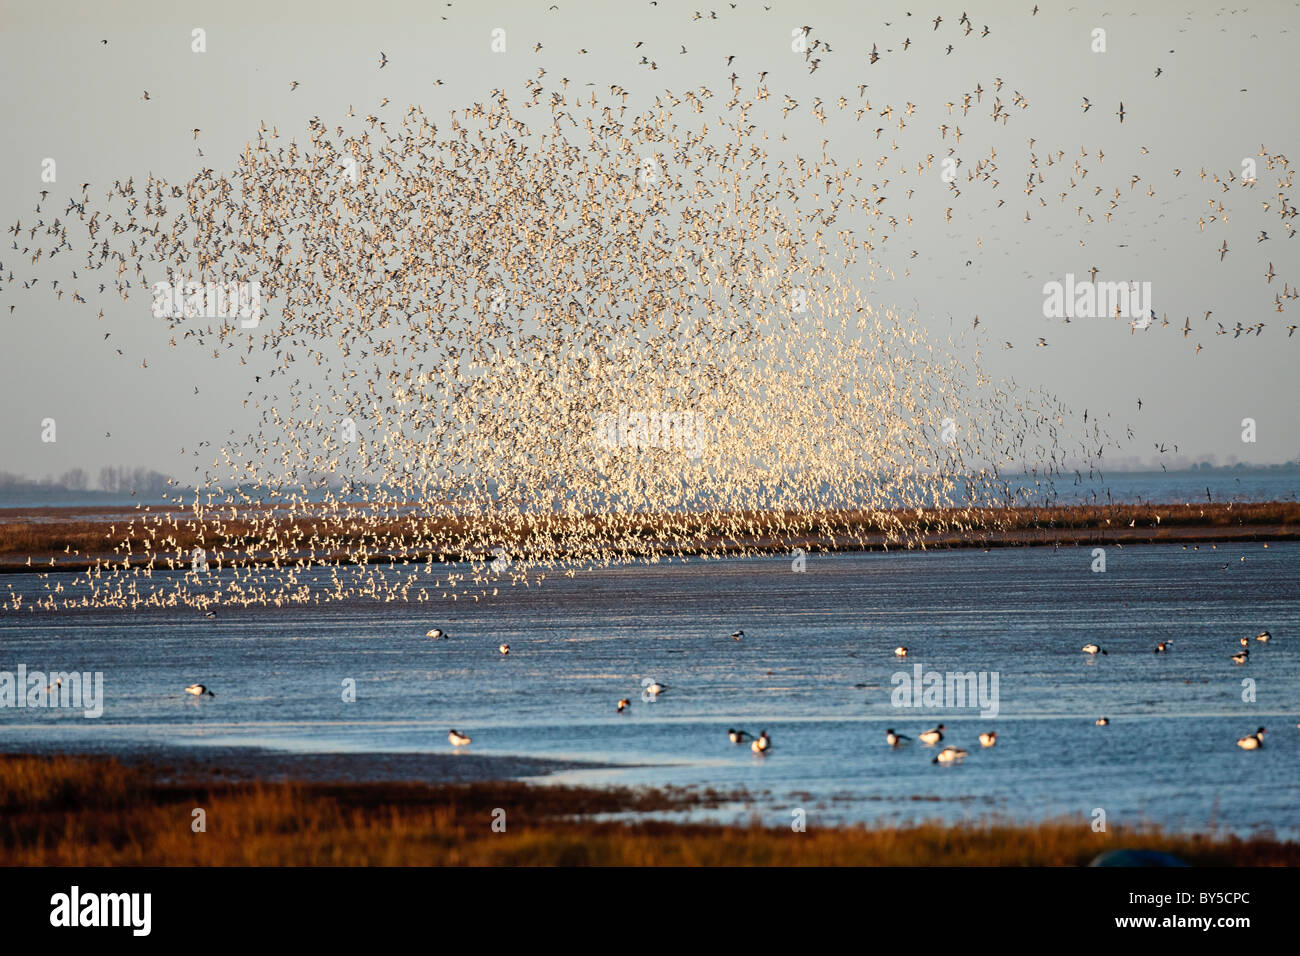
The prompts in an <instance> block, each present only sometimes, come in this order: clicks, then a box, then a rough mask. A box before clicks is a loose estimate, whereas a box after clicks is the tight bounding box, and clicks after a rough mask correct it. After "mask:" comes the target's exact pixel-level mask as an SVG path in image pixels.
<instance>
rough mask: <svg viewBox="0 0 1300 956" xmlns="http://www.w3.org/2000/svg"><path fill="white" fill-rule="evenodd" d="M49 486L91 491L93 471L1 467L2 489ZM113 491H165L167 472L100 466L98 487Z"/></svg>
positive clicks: (43, 487)
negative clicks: (39, 473) (34, 472)
mask: <svg viewBox="0 0 1300 956" xmlns="http://www.w3.org/2000/svg"><path fill="white" fill-rule="evenodd" d="M37 489H48V490H52V491H89V490H92V489H91V485H90V475H89V473H88V472H87V471H86V469H84V468H72V469H70V470H68V471H65V472H64V473H63V474H61V475H59V476H58V477H57V478H56V477H55V476H54V475H46V476H45V477H44V478H34V477H30V476H28V475H15V474H13V473H12V472H8V471H0V491H24V490H33V491H34V490H37ZM94 490H99V491H103V492H107V493H109V494H130V493H131V492H133V491H134V492H135V493H136V494H137V495H162V494H165V493H166V492H167V490H168V485H167V475H164V474H163V473H162V472H158V471H152V470H151V469H148V468H126V467H119V468H115V467H113V466H111V465H106V466H104V467H103V468H101V469H99V483H98V486H97V489H94Z"/></svg>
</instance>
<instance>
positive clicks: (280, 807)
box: [0, 756, 1300, 866]
mask: <svg viewBox="0 0 1300 956" xmlns="http://www.w3.org/2000/svg"><path fill="white" fill-rule="evenodd" d="M701 802H705V803H707V802H708V800H707V799H705V800H701V798H699V797H687V796H686V795H683V794H680V793H677V794H673V793H663V792H659V791H640V790H620V789H596V788H568V787H534V786H529V785H525V784H519V783H488V784H473V785H460V786H433V787H430V786H425V785H421V784H347V785H342V784H294V783H255V784H207V783H203V784H168V785H163V784H155V783H151V782H150V781H149V778H148V776H147V774H146V772H145V771H144V770H142V769H135V768H125V767H122V766H121V765H120V764H118V763H116V762H114V761H111V760H99V759H88V758H53V759H47V758H39V757H28V756H17V757H0V809H2V810H3V812H0V864H5V865H31V866H51V865H63V866H132V865H153V866H158V865H162V866H187V865H199V866H232V865H233V866H239V865H268V866H272V865H273V866H281V865H347V866H355V865H384V866H404V865H438V866H441V865H449V866H457V865H471V866H521V865H522V866H553V865H559V866H645V865H657V866H665V865H666V866H673V865H683V866H699V865H702V866H712V865H733V866H734V865H743V866H799V865H831V866H837V865H856V866H860V865H870V866H930V865H944V866H1080V865H1084V864H1086V863H1087V862H1088V861H1089V860H1091V859H1092V858H1093V857H1094V856H1096V855H1097V854H1098V853H1100V852H1102V851H1104V850H1108V849H1119V848H1124V847H1141V848H1145V849H1151V850H1160V851H1164V852H1168V853H1173V854H1175V855H1176V856H1179V857H1181V858H1182V859H1184V860H1185V861H1187V862H1188V863H1191V864H1194V865H1208V866H1234V865H1243V866H1295V865H1300V844H1295V843H1279V842H1276V841H1274V840H1270V839H1265V838H1258V839H1252V840H1240V839H1237V838H1233V837H1226V836H1222V837H1220V836H1216V837H1209V836H1181V835H1173V834H1166V833H1162V832H1160V831H1158V830H1150V831H1143V832H1141V833H1136V832H1133V831H1127V830H1122V829H1113V830H1111V831H1110V832H1108V833H1094V832H1093V831H1092V830H1091V828H1090V827H1089V826H1088V822H1087V821H1080V822H1078V823H1074V822H1052V823H1045V824H1039V825H1031V826H1012V825H1008V824H987V825H984V824H981V825H976V826H965V827H952V826H946V825H938V824H923V825H919V826H908V827H899V828H866V827H852V828H842V829H826V830H820V829H818V828H817V827H816V826H815V825H811V824H810V826H809V828H808V831H807V832H806V833H794V832H791V831H789V830H787V829H772V828H763V827H757V826H732V827H728V826H712V825H709V826H703V825H679V824H671V823H661V822H646V823H637V824H624V823H611V822H592V821H590V820H584V819H581V817H582V816H584V815H588V814H593V813H608V812H616V811H626V810H639V811H649V810H657V809H669V808H677V809H684V808H688V807H689V806H691V805H698V804H700V803H701ZM196 808H201V809H202V810H204V811H205V814H206V827H207V829H206V832H199V833H196V832H194V830H193V829H192V824H193V821H194V819H195V818H194V814H193V811H194V810H195V809H196ZM498 809H500V810H504V811H505V817H504V819H505V823H506V829H505V832H494V830H493V829H492V821H493V819H494V811H496V810H498ZM495 816H499V815H495Z"/></svg>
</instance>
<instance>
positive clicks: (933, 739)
mask: <svg viewBox="0 0 1300 956" xmlns="http://www.w3.org/2000/svg"><path fill="white" fill-rule="evenodd" d="M944 729H945V728H944V726H943V724H940V725H939V726H938V727H935V728H933V729H931V730H927V731H925V733H922V734H917V736H918V737H920V738H921V742H922V743H926V744H937V743H938V742H939V741H941V740H943V732H944Z"/></svg>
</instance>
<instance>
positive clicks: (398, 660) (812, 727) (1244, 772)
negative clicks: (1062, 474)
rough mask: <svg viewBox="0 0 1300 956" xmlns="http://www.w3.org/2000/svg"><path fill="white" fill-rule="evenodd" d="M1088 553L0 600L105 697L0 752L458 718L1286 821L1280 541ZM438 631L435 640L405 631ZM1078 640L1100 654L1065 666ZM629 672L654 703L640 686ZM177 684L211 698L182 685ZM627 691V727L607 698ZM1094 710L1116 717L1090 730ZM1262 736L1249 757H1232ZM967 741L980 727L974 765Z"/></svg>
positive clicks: (787, 796)
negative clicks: (926, 737) (508, 581)
mask: <svg viewBox="0 0 1300 956" xmlns="http://www.w3.org/2000/svg"><path fill="white" fill-rule="evenodd" d="M1243 556H1244V557H1245V558H1246V560H1245V562H1244V563H1243V562H1242V561H1240V560H1239V559H1240V558H1241V557H1243ZM1091 561H1092V558H1091V554H1090V552H1089V551H1088V550H1086V549H1075V548H1063V549H1060V550H1053V549H1048V548H1032V549H1015V550H1010V549H1005V550H996V551H993V552H991V553H988V554H985V553H983V552H981V551H977V550H972V551H963V552H937V553H929V554H864V555H841V556H833V557H816V556H815V557H813V558H811V559H810V560H809V562H808V569H807V572H806V573H803V574H795V573H792V572H791V570H790V564H789V562H788V561H787V560H784V559H737V560H730V561H721V562H719V561H692V562H689V563H687V564H681V563H676V564H661V565H656V566H651V567H644V566H643V567H633V568H623V569H615V570H603V571H595V572H588V573H585V574H579V575H578V576H577V577H576V578H573V579H558V580H550V579H548V580H547V582H546V584H545V585H544V586H543V587H541V588H536V587H535V588H531V589H523V588H520V589H515V590H507V589H505V588H503V589H502V593H501V595H500V597H498V598H497V599H495V600H494V601H492V602H491V603H488V602H483V603H477V604H475V603H473V602H467V601H464V600H462V601H459V602H456V603H450V602H439V603H434V604H426V605H386V606H385V605H372V604H362V603H352V604H344V605H329V606H319V607H312V608H302V609H248V610H237V609H232V610H223V611H222V612H221V614H220V617H219V618H218V619H217V620H205V619H204V618H203V617H202V616H201V615H199V614H198V613H197V612H193V611H172V612H159V611H149V612H130V613H127V612H79V613H61V614H59V615H40V614H26V613H23V614H20V615H17V616H14V615H10V616H7V617H5V618H0V669H3V670H16V668H17V665H18V664H20V663H25V664H26V665H27V666H28V667H29V668H31V669H43V670H56V669H58V670H62V669H74V668H75V669H77V670H84V671H103V672H104V680H105V696H106V707H105V713H104V716H103V717H102V718H100V719H98V720H86V719H84V718H82V717H80V716H79V714H76V713H75V712H68V711H58V710H53V711H51V710H30V709H24V710H11V709H0V749H5V750H23V749H42V750H47V749H58V748H64V747H66V748H69V749H88V748H95V749H106V750H109V751H113V752H123V753H125V752H134V751H138V750H140V749H142V748H146V747H148V746H151V745H156V744H159V743H168V744H178V743H192V744H194V745H196V746H203V745H223V746H230V745H238V744H247V745H257V746H264V747H273V748H283V749H290V750H304V751H356V752H365V751H433V752H447V751H450V749H451V748H450V746H449V744H448V743H447V739H446V735H447V729H448V728H449V727H456V728H457V729H459V730H461V731H463V732H466V733H469V734H470V735H471V736H472V737H473V738H474V742H473V744H472V746H471V748H470V749H471V750H472V751H473V752H474V753H477V754H481V755H530V756H543V757H544V756H555V757H564V758H570V759H571V758H579V759H586V760H595V761H602V762H609V763H614V764H619V765H628V766H626V767H621V768H620V769H615V770H591V771H580V772H569V773H565V774H562V775H560V776H559V777H552V778H549V779H552V780H555V779H558V780H562V781H566V782H567V781H581V782H610V783H630V784H641V783H648V784H678V785H699V786H710V787H716V788H719V789H726V788H733V787H744V788H746V789H747V790H749V791H750V792H751V793H753V794H756V795H758V797H759V800H758V801H757V803H756V805H754V806H753V807H750V808H746V809H745V811H744V812H745V813H749V812H757V813H758V814H760V815H761V818H762V819H764V820H765V821H767V822H770V823H773V824H780V823H782V822H783V821H784V822H787V823H788V822H789V820H790V811H791V809H792V808H794V807H801V808H803V809H805V811H806V812H807V814H808V822H809V825H810V826H812V825H816V823H818V822H819V821H821V822H832V821H845V820H849V821H852V820H868V821H876V820H886V819H896V820H905V819H921V818H924V819H947V820H956V819H970V818H978V817H982V816H990V815H1000V816H1005V817H1008V818H1012V819H1015V820H1026V819H1039V818H1044V817H1053V816H1060V815H1066V814H1070V815H1087V814H1089V813H1090V812H1091V811H1092V810H1093V808H1097V807H1101V808H1104V809H1105V810H1106V812H1107V815H1108V818H1109V820H1110V821H1111V822H1112V824H1114V823H1118V822H1137V821H1148V822H1159V823H1163V824H1166V825H1169V826H1174V827H1187V828H1193V829H1206V828H1208V827H1210V826H1212V825H1215V826H1221V827H1227V828H1230V829H1234V830H1238V831H1254V830H1260V829H1265V830H1268V829H1271V830H1273V831H1275V832H1277V833H1280V834H1283V835H1287V836H1291V837H1297V836H1300V730H1298V729H1297V727H1296V724H1297V721H1300V644H1298V642H1300V545H1296V544H1287V543H1274V544H1273V545H1271V546H1270V547H1268V548H1267V549H1266V548H1264V547H1263V546H1262V545H1260V544H1244V545H1223V546H1220V547H1219V548H1218V549H1217V550H1210V549H1209V547H1208V546H1206V547H1204V548H1202V550H1200V551H1192V550H1190V549H1189V550H1186V551H1185V550H1183V549H1182V547H1181V546H1180V545H1172V546H1146V547H1132V548H1114V547H1112V548H1110V549H1108V551H1107V571H1106V572H1105V573H1104V574H1094V573H1092V572H1091V571H1090V563H1091ZM1224 564H1227V565H1228V567H1227V569H1226V570H1224V569H1223V565H1224ZM155 577H157V576H155ZM64 580H65V582H66V583H71V578H70V577H67V578H65V579H64ZM0 585H4V586H9V585H12V586H13V587H14V588H15V589H16V590H19V591H23V592H25V593H27V594H29V595H33V596H35V595H36V594H37V593H38V591H39V589H40V588H41V587H42V585H41V583H40V582H39V581H38V580H37V579H36V578H35V577H34V576H28V575H22V576H18V575H9V576H6V577H5V578H4V579H3V580H2V581H0ZM65 586H66V584H65ZM435 626H438V627H442V628H444V629H445V630H447V631H448V632H449V633H450V634H451V635H452V639H451V640H449V641H439V642H433V641H429V640H427V639H426V638H425V637H424V634H425V632H426V631H427V630H428V629H430V628H431V627H435ZM736 628H743V629H744V630H745V638H744V640H743V641H740V642H735V641H732V640H730V639H729V638H728V635H729V634H730V633H731V632H732V631H733V630H734V629H736ZM1264 628H1267V629H1268V630H1270V631H1271V632H1272V634H1273V636H1274V639H1273V640H1272V641H1271V642H1269V643H1268V644H1263V643H1259V642H1256V641H1254V640H1252V641H1251V645H1250V646H1251V652H1252V653H1251V659H1250V662H1249V663H1248V664H1247V665H1245V666H1238V665H1236V664H1234V663H1233V662H1232V661H1231V659H1230V657H1231V655H1232V654H1233V653H1234V652H1235V651H1236V650H1237V649H1238V647H1239V645H1238V639H1239V638H1241V637H1250V638H1253V637H1254V635H1255V634H1257V633H1258V632H1259V631H1260V630H1261V629H1264ZM1171 639H1172V640H1173V641H1174V645H1173V650H1172V652H1171V653H1168V654H1162V655H1156V654H1154V653H1152V651H1153V648H1154V646H1155V644H1156V643H1157V642H1158V641H1161V640H1171ZM502 641H505V642H508V643H509V644H510V646H511V653H510V656H509V657H506V658H502V657H501V656H500V655H499V653H498V652H497V649H496V648H497V644H498V643H500V642H502ZM1089 641H1096V642H1097V643H1099V644H1101V645H1102V646H1103V647H1105V648H1106V649H1107V650H1108V651H1109V654H1108V655H1107V656H1105V657H1097V658H1095V659H1094V658H1089V657H1088V656H1087V655H1085V654H1083V653H1081V652H1080V650H1079V648H1080V647H1081V646H1082V645H1083V644H1085V643H1087V642H1089ZM899 644H905V645H907V646H908V647H909V648H910V649H911V656H910V657H909V658H908V659H907V661H906V662H900V661H898V660H896V659H895V657H894V656H893V653H892V652H893V648H894V647H895V646H896V645H899ZM917 664H920V665H922V666H923V668H924V669H925V671H926V672H929V671H931V670H933V671H939V672H947V671H961V672H968V671H976V672H980V671H985V672H996V673H997V675H998V681H999V683H998V690H999V700H998V703H999V708H1000V712H999V714H998V716H997V717H996V718H982V717H980V716H979V714H978V711H977V709H973V708H964V709H955V708H948V709H943V708H938V709H935V708H931V709H911V708H907V709H904V708H898V707H895V706H894V705H893V703H892V702H891V692H892V691H893V689H894V685H893V684H892V683H891V676H892V675H894V674H895V673H897V672H900V671H905V672H907V673H909V674H910V673H912V670H913V667H914V666H915V665H917ZM1248 677H1249V678H1254V679H1255V681H1256V688H1255V690H1256V694H1257V698H1258V699H1257V701H1255V702H1249V703H1248V702H1243V700H1242V695H1243V683H1242V682H1243V679H1244V678H1248ZM346 678H352V679H355V681H356V686H357V696H358V700H357V701H356V702H355V703H345V702H343V700H342V694H341V688H342V682H343V681H344V679H346ZM643 679H654V680H658V681H660V682H662V683H664V684H667V685H669V688H670V689H669V690H668V691H667V692H666V693H665V694H663V695H662V697H660V698H659V699H658V700H657V701H655V702H652V703H650V702H644V701H643V700H642V699H641V687H642V680H643ZM193 681H201V682H203V683H206V684H208V685H209V686H210V687H212V688H213V689H214V690H215V691H216V693H217V697H216V698H215V699H206V700H203V701H201V702H200V701H196V700H194V699H192V698H189V697H187V696H186V695H184V694H183V693H181V689H182V688H183V687H184V686H185V685H187V684H189V683H191V682H193ZM624 696H626V697H630V698H631V699H632V700H633V706H632V709H631V713H630V714H624V715H619V714H616V713H615V702H616V701H617V700H618V699H619V698H620V697H624ZM1103 714H1104V715H1106V716H1109V717H1110V718H1111V721H1112V723H1111V726H1110V727H1108V728H1099V727H1095V726H1093V721H1094V720H1095V719H1096V718H1097V717H1098V716H1099V715H1103ZM939 722H943V723H945V724H946V725H947V727H948V731H947V735H946V739H945V741H944V743H945V744H946V743H953V744H955V745H957V746H961V747H964V748H966V749H967V750H969V751H970V755H969V757H967V758H966V760H965V761H964V762H963V763H961V764H959V765H956V766H951V767H946V766H936V765H934V764H932V763H931V762H930V757H931V756H932V755H933V752H934V751H933V749H931V748H927V747H925V746H923V745H920V744H919V743H916V742H913V744H912V745H911V746H910V747H908V748H906V749H904V750H900V751H893V750H891V749H890V748H888V747H887V746H886V745H885V743H884V739H883V737H884V731H885V728H887V727H894V728H896V729H897V730H898V731H899V732H901V733H904V734H907V735H909V736H911V737H913V738H915V737H916V735H917V733H918V732H920V731H921V730H924V729H926V728H927V727H930V726H932V725H934V724H936V723H939ZM1260 724H1263V725H1264V726H1266V727H1267V728H1268V729H1269V734H1268V736H1267V746H1266V747H1265V748H1264V749H1263V750H1261V751H1257V752H1253V753H1247V752H1245V751H1242V750H1240V749H1239V748H1237V747H1236V746H1234V741H1235V740H1236V739H1237V738H1238V737H1240V736H1242V735H1244V734H1246V733H1248V732H1251V731H1253V730H1254V729H1255V728H1256V727H1257V726H1258V725H1260ZM732 726H739V727H744V728H745V729H747V730H749V731H751V732H753V733H757V732H758V731H760V730H767V731H768V732H769V733H770V734H771V735H772V738H773V740H774V741H775V748H774V752H773V753H772V754H771V755H770V756H769V757H767V758H760V757H755V756H753V755H752V754H751V753H750V752H749V750H748V748H747V747H745V748H741V747H734V746H732V745H731V744H730V743H729V742H728V740H727V736H726V730H727V728H728V727H732ZM989 729H996V730H997V732H998V735H999V742H998V745H997V747H995V748H993V749H992V750H987V751H982V750H981V749H980V747H979V744H978V741H977V739H976V736H977V734H978V733H979V732H980V731H982V730H989Z"/></svg>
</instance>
